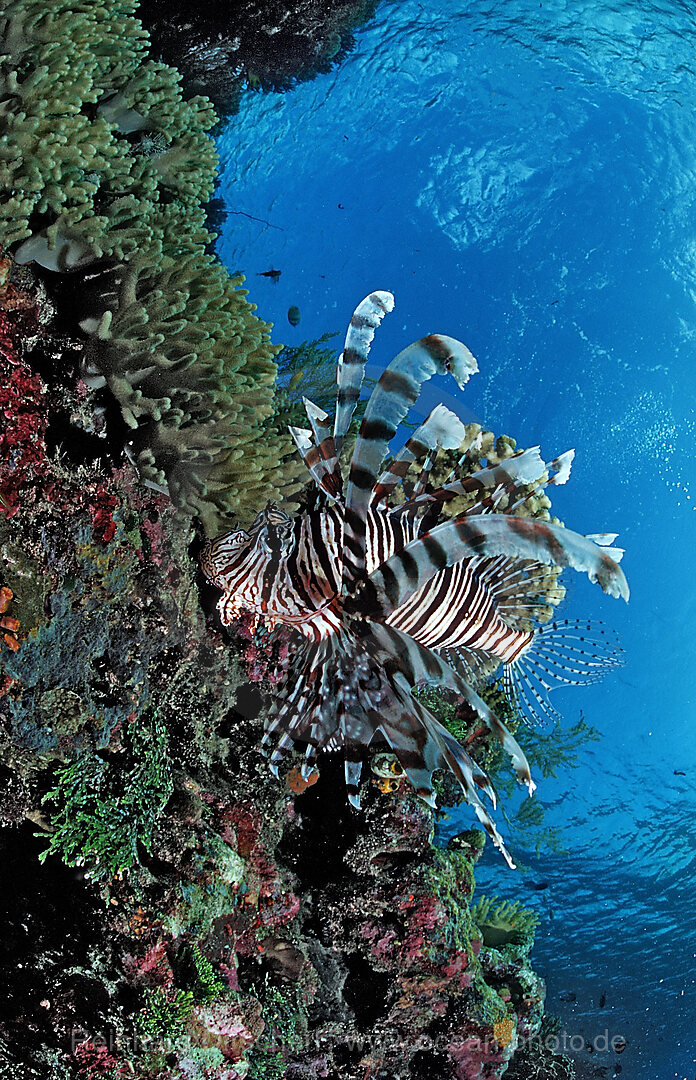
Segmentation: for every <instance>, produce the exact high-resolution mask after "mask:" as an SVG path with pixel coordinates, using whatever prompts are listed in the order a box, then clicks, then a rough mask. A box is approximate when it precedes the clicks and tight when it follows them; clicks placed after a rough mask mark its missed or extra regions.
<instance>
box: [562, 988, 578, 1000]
mask: <svg viewBox="0 0 696 1080" xmlns="http://www.w3.org/2000/svg"><path fill="white" fill-rule="evenodd" d="M558 998H559V1001H577V1000H578V995H577V994H576V993H575V991H574V990H561V992H560V994H559V995H558Z"/></svg>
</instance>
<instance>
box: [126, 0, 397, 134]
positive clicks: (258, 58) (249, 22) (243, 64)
mask: <svg viewBox="0 0 696 1080" xmlns="http://www.w3.org/2000/svg"><path fill="white" fill-rule="evenodd" d="M376 7H377V4H376V0H329V2H327V0H291V2H290V3H285V2H280V0H264V2H263V3H259V2H258V0H244V2H240V3H235V4H228V5H225V6H224V7H221V6H220V5H219V4H216V3H215V2H214V0H204V2H203V3H199V4H196V5H195V6H194V5H192V4H191V3H190V2H189V0H167V2H163V0H143V3H142V4H141V7H140V15H141V18H142V19H143V21H144V23H145V25H146V26H147V27H148V28H149V29H150V30H151V31H152V34H153V39H154V41H155V44H156V49H157V51H158V54H159V56H160V58H161V59H163V60H166V61H167V63H170V64H174V65H176V67H177V68H178V69H179V70H180V71H181V72H183V74H184V78H185V80H186V83H187V85H188V86H190V87H191V89H193V90H197V91H202V92H204V93H205V94H207V95H208V96H209V97H211V98H212V100H213V101H214V102H215V105H216V107H217V108H219V109H220V111H221V112H223V113H230V112H233V111H235V109H236V108H237V105H238V102H239V97H240V95H241V93H242V91H243V90H244V88H245V87H252V88H253V89H263V90H287V89H289V88H290V87H291V86H293V85H295V84H296V83H297V82H301V81H304V80H306V79H313V78H314V77H315V76H316V75H317V74H319V73H321V72H327V71H330V70H331V68H332V67H333V66H334V65H335V64H337V63H339V62H340V61H341V60H342V59H343V57H344V56H345V55H346V54H347V53H348V52H349V51H350V49H351V48H352V47H353V40H354V39H353V32H354V31H355V30H356V29H357V28H358V27H359V26H361V25H362V24H363V23H365V22H366V21H367V20H368V19H370V18H371V17H372V16H373V14H374V12H375V9H376Z"/></svg>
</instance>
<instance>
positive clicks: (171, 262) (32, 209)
mask: <svg viewBox="0 0 696 1080" xmlns="http://www.w3.org/2000/svg"><path fill="white" fill-rule="evenodd" d="M136 8H137V4H136V2H135V0H120V2H119V3H118V4H115V5H113V4H112V5H110V7H109V8H108V9H107V8H104V7H99V6H97V7H95V6H93V5H82V4H75V3H71V2H70V0H52V2H51V3H50V4H49V5H46V4H43V3H39V2H38V0H16V2H11V3H9V4H7V5H5V8H4V9H3V13H2V18H1V20H0V37H1V38H2V40H3V42H4V46H3V52H2V53H1V54H0V97H2V99H3V100H4V101H5V108H4V110H3V113H2V115H1V116H0V131H1V132H2V137H1V139H0V166H1V169H2V172H1V173H0V176H1V177H2V186H3V190H4V194H3V196H2V198H1V199H0V240H1V242H2V243H3V244H4V245H5V247H6V248H8V249H11V251H12V256H13V258H14V260H15V262H17V263H19V264H21V265H24V264H27V263H33V264H34V265H35V266H36V267H38V268H41V273H42V275H43V277H44V279H45V281H46V284H47V287H48V288H49V289H50V290H51V291H52V292H53V293H54V294H56V295H60V298H61V313H62V317H63V319H64V320H65V321H66V322H69V321H70V318H71V320H72V329H73V332H74V333H75V334H81V335H82V337H83V338H84V337H85V336H86V341H85V345H84V350H83V357H82V370H83V373H84V375H85V378H86V380H87V382H88V384H89V385H90V386H92V387H93V388H94V387H99V386H107V387H108V388H109V390H110V391H111V393H112V394H113V395H114V397H115V398H116V400H117V401H118V403H119V405H120V408H121V412H122V416H123V419H124V421H125V423H126V425H127V427H128V428H130V429H131V430H130V432H129V433H128V438H129V440H130V449H129V452H130V454H131V456H132V458H133V460H134V462H135V464H136V466H137V469H138V472H139V474H140V476H141V478H142V479H143V480H144V481H145V482H147V483H150V484H154V485H156V486H157V487H159V488H163V489H165V490H167V491H168V492H169V494H170V495H171V497H172V498H173V500H174V501H175V503H176V504H177V505H178V506H181V507H183V508H185V509H187V510H189V511H190V512H192V513H195V514H198V515H199V516H200V518H201V519H202V521H203V523H204V526H205V528H206V529H207V530H208V531H209V532H211V533H214V532H215V531H217V530H219V528H220V527H221V525H222V523H223V521H224V520H225V517H226V515H228V514H234V515H235V516H236V517H242V518H243V517H244V516H245V515H246V516H248V515H250V514H251V513H252V511H253V510H255V508H256V507H257V506H258V505H259V503H263V502H264V501H265V499H267V498H268V496H269V494H271V493H274V492H275V491H285V492H286V494H288V495H289V494H291V493H292V490H293V489H295V490H296V488H297V484H294V483H293V480H294V476H293V468H292V466H289V465H288V462H287V461H286V459H287V457H288V455H289V453H290V444H289V441H288V439H287V437H286V435H285V434H284V433H279V432H278V428H277V425H276V424H275V423H274V421H273V415H272V414H273V392H274V380H275V372H276V368H275V364H274V362H273V355H274V352H275V349H274V347H273V346H272V345H271V344H270V339H269V327H268V326H267V325H266V324H265V323H263V322H261V320H260V319H258V318H257V317H256V316H255V315H254V314H253V311H254V308H253V305H250V304H249V303H248V301H247V300H246V299H245V297H246V292H245V290H243V289H240V288H239V286H240V285H241V282H242V278H240V277H238V278H234V279H231V278H230V277H229V275H228V274H227V271H226V270H224V268H223V267H222V266H221V265H220V264H219V263H218V262H217V261H216V260H215V258H214V257H213V256H212V255H211V254H209V253H208V251H207V248H208V245H209V244H210V242H211V240H212V239H213V238H212V236H211V234H210V233H209V232H208V231H207V230H206V228H205V211H204V209H203V204H204V203H205V201H206V200H207V199H208V198H209V197H210V194H211V192H212V189H213V183H214V180H215V175H216V162H217V158H216V153H215V148H214V144H213V142H212V140H211V139H210V138H209V136H208V135H207V132H208V130H209V129H210V128H211V127H212V125H213V124H214V123H215V114H214V112H213V110H212V107H211V105H210V102H209V101H207V99H204V98H201V97H194V98H191V99H189V100H188V101H185V100H184V99H183V98H182V94H181V90H180V88H179V80H180V76H179V74H178V73H177V72H176V71H175V70H174V69H172V68H169V67H167V66H166V65H163V64H161V63H158V62H155V61H152V60H149V59H147V47H148V39H147V34H146V33H145V31H144V30H143V28H142V26H141V24H140V23H139V22H138V20H137V19H135V17H134V13H135V11H136ZM78 324H79V326H78ZM1 330H2V328H1V327H0V331H1ZM251 446H253V447H254V455H253V458H250V457H249V455H248V454H247V453H246V450H247V449H248V448H249V447H251ZM242 462H243V464H242Z"/></svg>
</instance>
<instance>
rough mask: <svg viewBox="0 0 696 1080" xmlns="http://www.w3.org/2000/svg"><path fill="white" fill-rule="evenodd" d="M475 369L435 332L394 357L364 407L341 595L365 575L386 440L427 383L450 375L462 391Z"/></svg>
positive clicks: (350, 489) (464, 352)
mask: <svg viewBox="0 0 696 1080" xmlns="http://www.w3.org/2000/svg"><path fill="white" fill-rule="evenodd" d="M476 371H478V365H477V363H476V360H475V359H474V357H473V356H472V354H471V352H470V351H469V350H468V349H467V347H466V345H463V344H462V343H461V341H456V340H455V339H454V338H450V337H445V336H444V335H439V334H430V335H429V336H428V337H425V338H421V339H420V341H415V342H414V343H413V344H412V345H409V346H408V347H407V348H406V349H403V350H402V351H401V352H400V353H398V355H397V356H395V357H394V359H393V360H392V362H391V363H390V364H389V366H388V367H387V369H386V370H385V371H384V372H383V373H382V375H381V376H380V379H379V381H378V383H377V385H376V386H375V388H374V390H373V391H372V394H371V395H370V400H369V401H368V403H367V408H366V410H365V416H364V417H363V421H362V424H361V425H360V431H359V433H358V438H357V441H356V444H355V449H354V451H353V457H352V460H351V463H350V473H349V476H348V484H347V487H346V498H345V522H344V560H343V593H344V594H345V593H349V592H353V591H354V590H355V588H356V586H357V584H358V583H359V582H360V581H361V580H362V579H363V578H364V574H365V530H366V519H367V513H368V508H369V505H370V502H371V500H372V493H373V489H374V486H375V484H376V482H377V477H378V474H379V470H380V468H381V466H382V462H383V460H384V458H385V457H386V454H387V449H388V446H389V442H390V440H391V439H392V438H393V437H394V435H395V434H396V429H397V428H398V426H399V424H400V423H401V422H402V420H404V419H405V417H406V415H407V414H408V411H409V409H410V408H411V406H412V405H413V404H414V402H415V401H416V400H417V398H418V394H419V392H420V388H421V386H422V384H423V383H424V382H425V381H426V379H430V378H431V377H432V376H433V375H435V374H441V375H442V374H450V375H452V376H453V377H454V379H455V380H456V382H457V384H458V386H460V387H463V386H464V385H465V383H466V382H467V380H468V378H469V376H470V375H472V374H473V373H474V372H476Z"/></svg>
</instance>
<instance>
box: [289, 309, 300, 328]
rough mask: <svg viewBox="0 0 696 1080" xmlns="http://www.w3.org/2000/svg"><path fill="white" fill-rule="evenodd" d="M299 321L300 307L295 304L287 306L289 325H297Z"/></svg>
mask: <svg viewBox="0 0 696 1080" xmlns="http://www.w3.org/2000/svg"><path fill="white" fill-rule="evenodd" d="M299 321H300V309H299V308H298V306H297V304H292V305H291V306H290V307H289V308H288V322H289V323H290V325H291V326H297V325H298V323H299Z"/></svg>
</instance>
